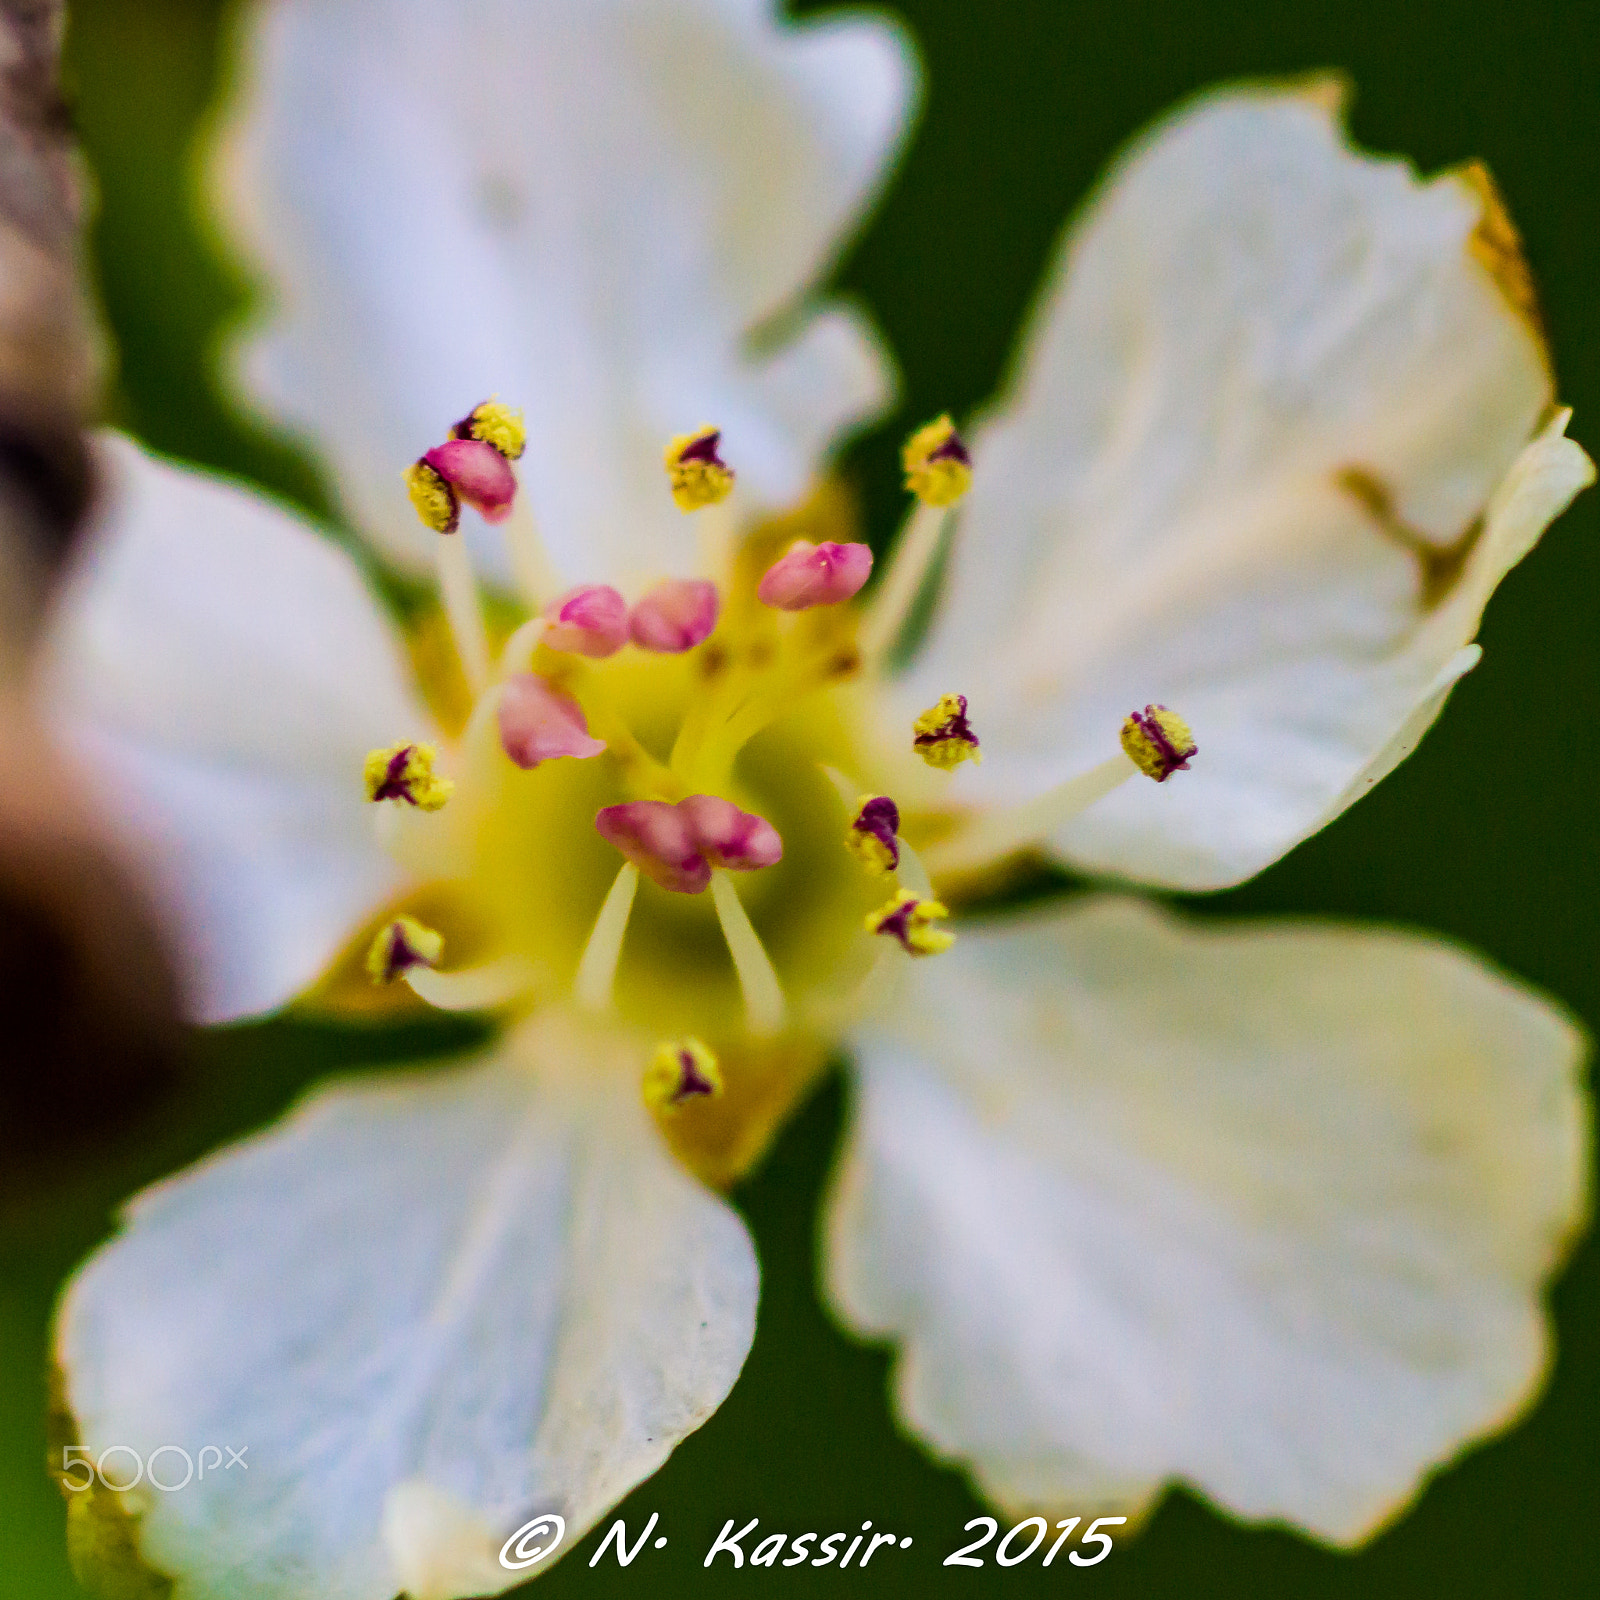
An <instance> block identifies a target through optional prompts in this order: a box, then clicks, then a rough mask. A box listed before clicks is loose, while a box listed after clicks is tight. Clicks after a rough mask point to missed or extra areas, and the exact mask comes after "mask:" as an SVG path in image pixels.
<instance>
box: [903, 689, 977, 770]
mask: <svg viewBox="0 0 1600 1600" xmlns="http://www.w3.org/2000/svg"><path fill="white" fill-rule="evenodd" d="M911 732H912V739H911V748H912V749H913V750H915V751H916V752H917V754H918V755H919V756H921V757H922V759H923V760H924V761H926V762H927V763H928V765H929V766H930V767H939V768H941V769H942V770H944V771H946V772H948V771H949V770H950V769H951V768H952V767H959V766H960V765H961V763H962V762H963V761H982V760H983V752H982V751H981V750H980V749H979V748H978V736H977V734H975V733H974V732H973V731H972V724H971V723H970V722H968V721H967V697H966V696H965V695H964V694H946V695H941V696H940V697H939V703H938V704H937V705H934V706H929V707H928V709H927V710H926V711H924V712H923V713H922V715H921V716H920V717H918V718H917V720H916V721H915V722H914V723H912V725H911Z"/></svg>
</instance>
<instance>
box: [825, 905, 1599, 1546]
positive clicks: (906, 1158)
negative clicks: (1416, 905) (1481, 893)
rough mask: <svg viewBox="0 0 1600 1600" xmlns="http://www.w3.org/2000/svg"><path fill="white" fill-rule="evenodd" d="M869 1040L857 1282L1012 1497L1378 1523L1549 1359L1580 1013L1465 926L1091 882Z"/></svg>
mask: <svg viewBox="0 0 1600 1600" xmlns="http://www.w3.org/2000/svg"><path fill="white" fill-rule="evenodd" d="M861 1050H862V1074H861V1083H860V1090H859V1103H858V1106H857V1109H856V1116H855V1123H854V1127H853V1129H852V1131H851V1134H850V1140H849V1145H848V1148H847V1153H846V1155H845V1158H844V1163H843V1167H842V1172H841V1175H840V1178H839V1180H838V1184H837V1188H836V1192H835V1196H834V1200H833V1210H832V1215H831V1222H830V1237H831V1242H830V1259H829V1268H830V1277H831V1290H832V1293H833V1296H834V1298H835V1301H836V1303H837V1304H838V1305H839V1306H840V1307H841V1308H842V1312H843V1315H844V1316H845V1317H846V1319H847V1320H848V1321H849V1322H850V1323H851V1324H852V1325H853V1326H854V1327H856V1328H857V1329H859V1330H861V1331H862V1332H865V1333H868V1334H874V1335H887V1336H891V1337H893V1338H894V1339H896V1340H897V1341H899V1343H900V1345H901V1350H902V1354H901V1358H900V1362H899V1365H898V1369H897V1373H896V1393H897V1397H898V1403H899V1407H900V1410H901V1414H902V1416H903V1417H904V1419H905V1420H906V1421H907V1422H908V1423H909V1424H910V1426H911V1427H912V1428H913V1429H914V1430H915V1431H916V1433H917V1434H919V1435H920V1436H921V1437H922V1438H923V1439H924V1440H926V1441H927V1442H928V1443H929V1444H930V1445H931V1446H932V1447H933V1448H934V1449H935V1450H937V1451H938V1452H939V1453H941V1454H942V1455H945V1456H949V1457H952V1458H954V1459H956V1460H958V1461H961V1462H963V1463H964V1464H966V1465H967V1466H968V1467H969V1469H970V1470H971V1471H972V1473H973V1475H974V1476H975V1478H976V1479H977V1481H978V1483H979V1484H980V1485H981V1486H982V1488H983V1489H984V1490H985V1491H986V1492H987V1493H988V1494H989V1495H991V1496H992V1497H993V1498H994V1499H995V1500H996V1501H998V1502H999V1503H1001V1504H1002V1505H1005V1506H1006V1507H1008V1508H1014V1507H1023V1506H1027V1507H1040V1508H1053V1507H1061V1508H1063V1509H1064V1511H1065V1512H1067V1513H1075V1512H1087V1511H1090V1510H1092V1509H1093V1508H1095V1507H1096V1506H1104V1505H1107V1504H1110V1505H1120V1506H1121V1507H1123V1508H1136V1507H1137V1506H1138V1505H1139V1504H1141V1503H1142V1502H1143V1501H1145V1500H1147V1499H1148V1498H1149V1497H1151V1496H1152V1495H1153V1494H1155V1493H1156V1492H1157V1491H1158V1490H1159V1488H1160V1487H1161V1486H1162V1485H1163V1484H1164V1483H1166V1482H1169V1481H1172V1480H1179V1481H1183V1482H1185V1483H1188V1484H1190V1485H1192V1486H1194V1487H1195V1488H1197V1489H1198V1490H1200V1491H1202V1492H1203V1493H1205V1494H1206V1495H1208V1496H1209V1497H1210V1498H1211V1499H1212V1500H1213V1501H1215V1502H1216V1503H1217V1504H1218V1505H1219V1506H1221V1507H1222V1508H1224V1509H1225V1510H1227V1511H1229V1512H1231V1513H1233V1514H1234V1515H1236V1516H1239V1517H1243V1518H1247V1519H1250V1520H1257V1519H1281V1520H1283V1521H1286V1522H1289V1523H1292V1524H1294V1525H1297V1526H1299V1527H1301V1528H1304V1529H1308V1530H1310V1531H1311V1532H1312V1533H1315V1534H1317V1535H1319V1536H1320V1537H1322V1538H1324V1539H1328V1540H1331V1541H1334V1542H1336V1543H1341V1544H1343V1543H1353V1542H1356V1541H1359V1540H1360V1539H1362V1538H1364V1537H1366V1536H1367V1535H1369V1534H1371V1533H1372V1532H1373V1531H1374V1530H1375V1529H1376V1528H1377V1527H1378V1526H1379V1525H1381V1524H1382V1522H1383V1521H1384V1520H1385V1519H1386V1518H1388V1517H1390V1516H1392V1515H1394V1514H1395V1513H1396V1512H1397V1511H1398V1510H1399V1509H1400V1508H1401V1507H1402V1506H1403V1505H1404V1503H1405V1502H1406V1501H1407V1500H1408V1499H1409V1498H1410V1497H1411V1496H1412V1495H1413V1494H1414V1493H1415V1492H1416V1490H1417V1488H1418V1485H1419V1484H1420V1482H1421V1481H1422V1479H1423V1477H1424V1476H1425V1475H1426V1474H1427V1473H1428V1471H1429V1470H1430V1469H1431V1468H1433V1467H1434V1466H1436V1465H1437V1464H1439V1463H1440V1462H1442V1461H1445V1460H1448V1459H1449V1458H1450V1457H1452V1456H1453V1455H1454V1454H1455V1453H1456V1452H1457V1451H1458V1450H1459V1449H1460V1448H1461V1447H1462V1446H1463V1445H1464V1444H1465V1443H1466V1442H1468V1441H1469V1440H1472V1439H1475V1438H1479V1437H1481V1436H1483V1435H1484V1434H1486V1433H1489V1432H1492V1431H1494V1430H1495V1429H1497V1428H1501V1427H1504V1426H1505V1425H1506V1424H1507V1423H1508V1422H1509V1421H1510V1420H1511V1419H1512V1418H1513V1417H1514V1416H1515V1415H1516V1414H1517V1413H1518V1412H1519V1411H1520V1410H1521V1409H1522V1407H1523V1406H1525V1405H1526V1404H1527V1402H1528V1400H1529V1398H1530V1397H1531V1395H1532V1394H1533V1393H1534V1391H1535V1389H1536V1388H1537V1386H1538V1384H1539V1382H1540V1380H1541V1378H1542V1376H1543V1374H1544V1371H1545V1367H1546V1363H1547V1360H1548V1355H1549V1342H1548V1332H1547V1329H1546V1326H1545V1322H1544V1319H1543V1316H1542V1314H1541V1307H1540V1303H1539V1296H1540V1290H1541V1287H1542V1285H1543V1283H1544V1281H1545V1279H1546V1278H1547V1276H1548V1275H1549V1274H1550V1272H1551V1271H1552V1270H1553V1268H1554V1266H1555V1264H1556V1262H1557V1261H1558V1259H1559V1257H1560V1255H1561V1253H1562V1249H1563V1245H1564V1242H1565V1241H1566V1240H1568V1239H1569V1238H1570V1237H1571V1236H1572V1233H1573V1230H1574V1229H1575V1227H1576V1226H1577V1225H1578V1223H1579V1220H1580V1218H1581V1215H1582V1213H1583V1211H1584V1208H1585V1201H1586V1195H1585V1186H1586V1172H1587V1153H1588V1152H1587V1105H1586V1101H1585V1097H1584V1093H1583V1090H1582V1088H1581V1086H1580V1077H1581V1069H1582V1059H1583V1055H1584V1047H1583V1041H1582V1039H1581V1037H1580V1036H1579V1034H1578V1031H1577V1030H1576V1028H1575V1027H1574V1026H1573V1025H1572V1023H1570V1022H1569V1021H1568V1020H1567V1019H1566V1018H1565V1017H1564V1016H1563V1015H1562V1014H1560V1013H1559V1012H1558V1011H1556V1009H1555V1008H1554V1007H1553V1006H1551V1005H1550V1004H1549V1003H1548V1002H1546V1001H1544V1000H1542V999H1539V998H1537V997H1536V996H1534V995H1533V994H1531V993H1530V992H1529V991H1528V990H1526V989H1524V988H1522V987H1521V986H1520V985H1518V984H1515V983H1513V982H1512V981H1511V980H1509V979H1507V978H1505V977H1504V976H1503V975H1501V974H1499V973H1496V972H1494V971H1493V970H1491V969H1490V968H1488V967H1487V966H1486V965H1484V964H1483V963H1482V962H1480V961H1478V960H1476V959H1475V958H1473V957H1471V956H1468V955H1466V954H1465V953H1463V952H1461V951H1459V950H1456V949H1453V948H1451V947H1449V946H1447V945H1444V944H1442V943H1440V942H1438V941H1435V940H1429V939H1424V938H1421V937H1418V936H1414V935H1404V934H1397V933H1379V932H1372V931H1364V930H1358V929H1353V928H1341V927H1337V926H1333V925H1326V924H1324V925H1318V924H1301V925H1295V924H1276V925H1274V924H1257V925H1254V926H1246V927H1244V928H1239V927H1237V926H1235V927H1231V928H1230V927H1226V926H1223V927H1218V926H1217V925H1215V924H1212V925H1211V926H1210V927H1207V926H1206V925H1204V924H1199V925H1194V926H1193V927H1191V926H1189V925H1187V924H1184V923H1180V922H1177V921H1175V920H1173V919H1171V918H1169V917H1166V916H1164V915H1161V914H1158V913H1156V912H1154V911H1151V910H1149V909H1146V908H1143V907H1140V906H1139V905H1137V904H1136V903H1133V902H1127V901H1097V902H1091V903H1090V904H1088V905H1087V906H1084V907H1080V908H1079V909H1076V910H1070V911H1067V912H1065V913H1061V912H1056V913H1053V914H1051V915H1050V916H1048V917H1043V918H1037V919H1034V920H1032V921H1030V922H1029V923H1027V924H1026V925H1024V927H1023V928H1021V929H1020V930H1014V931H993V932H983V933H977V934H972V933H968V934H965V935H964V936H963V937H962V939H961V941H960V943H959V944H958V945H957V946H956V947H955V949H954V950H953V951H952V952H951V953H950V954H948V955H945V956H940V957H938V958H935V959H934V960H931V961H929V962H927V963H926V964H924V965H923V966H920V967H918V968H917V970H916V972H915V973H914V975H913V989H912V992H911V994H910V997H909V1000H908V1002H907V1004H906V1006H905V1008H904V1010H903V1011H902V1013H901V1014H900V1015H899V1017H898V1018H897V1019H896V1021H895V1023H894V1025H893V1026H888V1025H885V1026H884V1027H882V1028H880V1029H879V1030H878V1031H876V1032H874V1033H872V1034H871V1035H869V1036H868V1037H866V1038H865V1039H863V1040H862V1041H861Z"/></svg>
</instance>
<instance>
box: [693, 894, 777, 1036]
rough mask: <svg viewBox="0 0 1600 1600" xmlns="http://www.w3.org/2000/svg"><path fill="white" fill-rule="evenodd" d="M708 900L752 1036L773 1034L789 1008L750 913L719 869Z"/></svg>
mask: <svg viewBox="0 0 1600 1600" xmlns="http://www.w3.org/2000/svg"><path fill="white" fill-rule="evenodd" d="M711 898H712V900H713V901H715V902H716V907H717V921H718V922H720V923H721V924H722V936H723V938H724V939H726V940H727V941H728V951H729V953H730V954H731V955H732V956H733V965H734V968H735V970H736V971H737V972H738V974H739V986H740V988H741V989H743V990H744V1010H745V1019H746V1021H747V1022H748V1023H749V1027H750V1031H751V1033H753V1034H773V1033H777V1032H778V1031H779V1030H780V1029H781V1028H782V1027H783V1021H784V1016H785V1014H786V1013H787V1010H788V1007H787V1006H786V1005H785V1003H784V998H783V989H782V986H781V985H780V984H779V983H778V974H777V973H776V972H774V971H773V970H772V960H771V958H770V957H769V956H768V955H767V950H766V946H765V945H763V944H762V942H761V936H760V935H759V934H758V933H757V932H756V930H755V929H754V928H753V927H752V926H751V925H750V917H749V914H748V913H747V912H746V911H745V909H744V906H743V904H742V903H741V902H740V899H739V891H738V890H737V889H735V888H734V886H733V879H732V878H730V877H729V876H728V874H727V873H726V872H724V871H723V870H722V869H721V868H720V867H718V868H716V869H715V870H714V871H713V872H712V874H711Z"/></svg>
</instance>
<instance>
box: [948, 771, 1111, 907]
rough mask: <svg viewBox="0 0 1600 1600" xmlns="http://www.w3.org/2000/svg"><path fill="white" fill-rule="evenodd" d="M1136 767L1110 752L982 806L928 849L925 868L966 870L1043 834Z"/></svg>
mask: <svg viewBox="0 0 1600 1600" xmlns="http://www.w3.org/2000/svg"><path fill="white" fill-rule="evenodd" d="M1138 771H1139V769H1138V768H1137V767H1136V766H1134V764H1133V762H1132V761H1130V760H1129V759H1128V757H1127V756H1125V755H1115V756H1112V757H1111V758H1110V759H1109V760H1107V761H1102V762H1101V763H1100V764H1099V765H1098V766H1095V767H1090V768H1089V770H1088V771H1087V772H1080V773H1079V774H1078V775H1077V776H1076V777H1075V778H1068V779H1067V781H1066V782H1065V783H1058V784H1057V785H1056V786H1055V788H1053V789H1049V790H1047V791H1046V792H1045V793H1044V794H1042V795H1039V796H1038V797H1037V798H1035V799H1033V800H1028V801H1024V802H1023V803H1022V804H1021V805H1015V806H998V807H996V808H995V809H994V810H992V811H986V812H983V813H981V814H979V815H978V816H977V817H976V818H974V820H973V821H972V822H970V823H968V825H967V826H966V827H965V828H964V829H963V830H962V831H961V832H960V833H957V834H954V835H953V836H952V837H951V838H949V839H946V840H942V841H941V842H940V843H939V844H936V845H935V846H934V847H933V848H932V849H931V850H930V851H929V852H928V861H927V870H928V871H929V872H932V873H933V874H934V875H935V876H936V877H938V876H943V875H945V874H947V873H952V872H968V871H971V870H972V869H973V868H976V867H981V866H984V865H986V864H987V863H989V862H991V861H996V860H999V859H1000V858H1001V857H1002V856H1007V855H1010V854H1011V853H1012V852H1013V851H1016V850H1021V849H1023V848H1024V847H1025V846H1027V845H1030V844H1034V843H1036V842H1037V841H1038V840H1040V839H1044V838H1048V837H1049V835H1050V834H1052V833H1054V832H1055V830H1056V829H1057V828H1059V827H1060V826H1061V825H1062V824H1063V823H1065V822H1070V821H1071V820H1072V819H1073V818H1074V817H1076V816H1078V815H1079V814H1080V813H1081V812H1084V811H1087V810H1088V809H1089V807H1090V806H1092V805H1093V804H1094V803H1095V801H1097V800H1101V799H1103V798H1104V797H1105V796H1106V795H1108V794H1110V793H1111V792H1112V790H1113V789H1117V788H1120V787H1121V786H1122V785H1123V784H1124V783H1126V782H1127V780H1128V779H1129V778H1131V777H1133V776H1135V775H1136V774H1137V772H1138Z"/></svg>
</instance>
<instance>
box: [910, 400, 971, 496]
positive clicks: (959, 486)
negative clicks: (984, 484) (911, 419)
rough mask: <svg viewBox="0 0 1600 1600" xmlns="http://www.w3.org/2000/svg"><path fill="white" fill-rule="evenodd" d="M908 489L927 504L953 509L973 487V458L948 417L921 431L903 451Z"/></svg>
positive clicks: (919, 430)
mask: <svg viewBox="0 0 1600 1600" xmlns="http://www.w3.org/2000/svg"><path fill="white" fill-rule="evenodd" d="M901 461H902V462H903V463H904V466H905V471H906V488H907V489H909V490H910V491H911V493H912V494H914V495H915V496H916V497H917V499H919V500H920V501H921V502H922V503H923V504H924V505H929V506H953V505H954V504H955V503H956V501H957V500H959V499H960V498H961V497H962V495H964V494H965V493H966V492H967V490H968V489H969V488H970V487H971V486H972V457H971V456H970V455H968V454H967V447H966V445H965V444H963V443H962V440H961V435H960V434H959V433H957V432H956V426H955V424H954V423H953V422H952V421H951V420H950V419H949V417H939V418H937V419H936V420H935V421H933V422H930V423H928V424H927V426H926V427H922V428H918V429H917V431H916V432H915V433H914V434H912V435H911V437H910V438H909V439H907V440H906V443H905V448H904V450H903V451H902V452H901Z"/></svg>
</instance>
